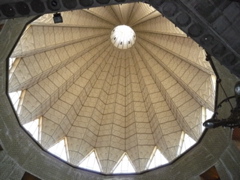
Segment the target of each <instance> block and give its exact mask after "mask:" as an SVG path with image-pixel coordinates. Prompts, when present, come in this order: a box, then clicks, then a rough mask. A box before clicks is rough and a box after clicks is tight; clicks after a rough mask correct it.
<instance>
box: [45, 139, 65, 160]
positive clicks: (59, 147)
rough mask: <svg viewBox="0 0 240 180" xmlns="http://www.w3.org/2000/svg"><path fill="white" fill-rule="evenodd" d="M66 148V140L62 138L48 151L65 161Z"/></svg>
mask: <svg viewBox="0 0 240 180" xmlns="http://www.w3.org/2000/svg"><path fill="white" fill-rule="evenodd" d="M66 147H67V142H66V138H64V139H62V140H61V141H59V142H58V143H57V144H55V145H54V146H52V147H51V148H49V149H48V151H49V152H50V153H52V154H54V155H56V156H58V157H60V158H61V159H63V160H64V161H67V160H68V159H69V158H68V153H67V152H68V151H67V148H66Z"/></svg>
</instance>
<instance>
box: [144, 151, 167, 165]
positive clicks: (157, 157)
mask: <svg viewBox="0 0 240 180" xmlns="http://www.w3.org/2000/svg"><path fill="white" fill-rule="evenodd" d="M167 163H168V160H167V159H166V158H165V157H164V156H163V154H162V153H161V152H160V151H159V149H157V147H155V148H154V150H153V153H152V156H151V158H150V159H149V161H148V163H147V166H146V169H153V168H155V167H158V166H161V165H163V164H167Z"/></svg>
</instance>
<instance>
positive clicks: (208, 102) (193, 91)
mask: <svg viewBox="0 0 240 180" xmlns="http://www.w3.org/2000/svg"><path fill="white" fill-rule="evenodd" d="M148 45H149V44H148V43H145V42H143V43H141V48H143V49H145V50H146V51H148V53H149V54H150V55H151V56H152V57H153V58H154V59H155V60H156V61H157V62H158V63H159V65H161V66H162V67H163V68H164V69H165V70H166V71H167V72H168V73H169V74H171V75H172V77H173V78H174V79H175V80H176V81H177V82H178V83H179V84H180V85H181V86H182V87H183V88H184V90H185V91H186V92H188V94H190V95H191V96H192V97H193V98H194V99H195V100H196V101H197V102H198V103H199V104H200V105H201V106H204V107H206V108H208V109H210V110H213V109H214V98H213V96H214V95H213V93H211V92H212V91H213V89H212V88H213V87H211V86H209V88H208V89H209V90H210V91H208V90H204V92H202V91H201V89H200V88H196V84H193V83H191V82H192V81H193V80H194V79H195V77H196V76H198V77H201V79H202V80H201V81H199V80H198V84H201V85H200V87H202V86H207V85H208V84H210V85H211V76H209V74H207V73H205V72H202V71H198V70H196V68H195V69H194V70H192V68H194V67H192V68H191V66H190V65H189V64H188V63H186V62H184V61H182V60H181V59H178V58H176V57H174V56H172V55H167V53H165V55H164V59H160V58H159V56H157V54H156V52H158V53H159V49H158V48H156V47H153V46H151V45H149V46H148ZM166 56H169V57H170V58H169V57H168V58H167V57H166ZM165 59H166V60H165ZM173 64H175V66H173ZM189 70H192V71H194V72H196V74H195V75H196V76H193V75H192V74H188V76H183V75H184V73H186V72H187V71H189ZM189 79H191V80H189ZM188 80H189V81H188ZM209 81H210V82H209ZM198 87H199V86H198ZM203 93H205V94H206V95H205V96H202V94H203Z"/></svg>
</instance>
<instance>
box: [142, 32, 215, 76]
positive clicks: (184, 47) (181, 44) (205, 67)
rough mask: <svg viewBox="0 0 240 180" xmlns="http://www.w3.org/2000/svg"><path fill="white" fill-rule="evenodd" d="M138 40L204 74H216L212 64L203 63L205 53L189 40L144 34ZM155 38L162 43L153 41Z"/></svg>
mask: <svg viewBox="0 0 240 180" xmlns="http://www.w3.org/2000/svg"><path fill="white" fill-rule="evenodd" d="M138 38H139V39H140V41H141V40H143V41H146V42H148V43H151V44H153V45H154V46H157V47H159V48H160V49H161V50H163V51H166V52H168V53H170V54H172V55H174V56H176V57H178V58H180V59H181V60H184V61H186V62H187V63H189V64H191V65H193V66H194V67H196V68H198V69H200V70H202V71H203V72H206V73H208V74H209V75H213V74H214V72H213V70H212V69H211V67H210V64H209V63H208V62H207V61H203V59H204V57H205V55H204V51H199V49H198V48H196V45H195V44H194V42H193V41H191V40H190V39H188V38H184V37H174V36H166V35H155V37H154V35H153V36H150V35H148V36H146V37H144V35H143V34H141V35H140V36H139V37H138ZM154 38H155V39H156V38H157V39H161V41H158V42H156V41H155V40H153V39H154ZM167 38H168V40H167ZM164 41H165V42H164ZM175 41H178V43H176V42H175ZM166 43H168V44H166ZM169 44H171V45H172V46H173V47H174V48H170V47H169ZM189 47H190V48H189ZM199 48H200V47H199ZM194 51H195V54H194V53H192V54H191V53H190V52H194Z"/></svg>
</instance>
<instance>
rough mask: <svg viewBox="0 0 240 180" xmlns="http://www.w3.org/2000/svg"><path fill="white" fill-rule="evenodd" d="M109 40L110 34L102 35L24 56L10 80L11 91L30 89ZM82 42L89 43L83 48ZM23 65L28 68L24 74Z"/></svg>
mask: <svg viewBox="0 0 240 180" xmlns="http://www.w3.org/2000/svg"><path fill="white" fill-rule="evenodd" d="M107 40H108V36H105V37H104V36H103V37H101V36H100V37H97V38H94V39H89V40H85V41H82V42H77V43H74V44H69V45H67V46H64V47H61V46H60V47H58V46H57V47H56V48H54V49H52V50H49V51H46V52H43V53H36V54H33V55H32V56H29V57H24V58H22V59H21V60H20V63H19V65H18V67H17V68H16V69H15V72H14V74H13V75H12V77H11V79H10V80H9V84H10V85H11V86H10V88H9V92H13V91H18V90H22V89H28V88H29V87H31V86H33V85H34V84H36V83H38V82H39V81H41V80H43V79H44V78H46V77H47V76H49V75H51V74H53V73H54V72H56V71H57V70H59V69H61V68H63V67H64V66H66V65H67V64H69V63H70V62H72V61H74V60H75V59H78V58H79V57H81V56H82V55H84V54H86V53H88V52H89V51H91V50H92V49H93V48H95V47H98V46H102V44H103V43H105V42H107ZM82 43H85V44H87V46H86V45H85V47H84V48H83V47H82ZM93 43H95V44H93ZM91 44H93V45H91ZM74 47H75V48H77V50H75V51H74ZM67 52H68V53H67ZM54 54H58V55H59V57H58V56H57V57H56V56H54ZM54 57H55V58H54ZM23 67H24V68H26V70H25V74H24V75H22V73H21V72H22V70H21V69H22V68H23ZM32 67H33V68H32ZM30 70H32V71H30Z"/></svg>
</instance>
